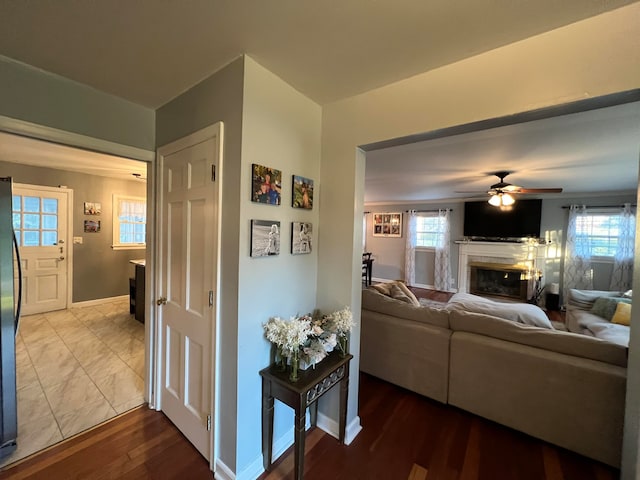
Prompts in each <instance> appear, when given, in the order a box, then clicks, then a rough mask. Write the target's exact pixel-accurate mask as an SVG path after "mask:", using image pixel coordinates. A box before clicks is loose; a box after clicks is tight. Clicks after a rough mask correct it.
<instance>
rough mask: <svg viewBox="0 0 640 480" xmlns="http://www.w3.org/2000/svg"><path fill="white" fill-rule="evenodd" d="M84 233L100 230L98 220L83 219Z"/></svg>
mask: <svg viewBox="0 0 640 480" xmlns="http://www.w3.org/2000/svg"><path fill="white" fill-rule="evenodd" d="M84 231H85V233H98V232H100V220H85V221H84Z"/></svg>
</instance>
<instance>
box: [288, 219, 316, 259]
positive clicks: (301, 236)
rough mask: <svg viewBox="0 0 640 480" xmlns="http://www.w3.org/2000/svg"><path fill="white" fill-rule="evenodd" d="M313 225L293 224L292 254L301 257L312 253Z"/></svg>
mask: <svg viewBox="0 0 640 480" xmlns="http://www.w3.org/2000/svg"><path fill="white" fill-rule="evenodd" d="M312 231H313V225H311V223H309V222H291V253H292V254H293V255H301V254H304V253H311V233H312Z"/></svg>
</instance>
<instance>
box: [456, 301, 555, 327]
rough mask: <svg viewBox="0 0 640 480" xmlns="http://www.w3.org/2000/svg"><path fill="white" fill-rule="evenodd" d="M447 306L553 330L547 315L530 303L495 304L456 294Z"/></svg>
mask: <svg viewBox="0 0 640 480" xmlns="http://www.w3.org/2000/svg"><path fill="white" fill-rule="evenodd" d="M447 305H448V308H449V309H456V310H465V311H467V312H474V313H484V314H486V315H493V316H495V317H500V318H504V319H505V320H511V321H513V322H518V323H524V324H527V325H535V326H537V327H542V328H551V329H553V325H552V324H551V321H550V320H549V318H548V317H547V314H546V313H544V311H543V310H542V309H541V308H540V307H538V306H537V305H532V304H530V303H505V302H495V301H493V300H490V299H488V298H484V297H479V296H478V295H473V294H470V293H456V294H455V295H453V296H452V297H451V299H450V300H449V303H448V304H447Z"/></svg>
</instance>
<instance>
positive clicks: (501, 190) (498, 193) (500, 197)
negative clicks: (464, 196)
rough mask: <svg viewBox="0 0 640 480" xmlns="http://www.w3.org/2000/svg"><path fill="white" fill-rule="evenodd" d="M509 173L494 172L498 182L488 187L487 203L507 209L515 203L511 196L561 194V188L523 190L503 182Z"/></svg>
mask: <svg viewBox="0 0 640 480" xmlns="http://www.w3.org/2000/svg"><path fill="white" fill-rule="evenodd" d="M510 173H511V172H507V171H501V172H495V173H493V175H495V176H496V177H498V178H499V179H500V181H499V182H498V183H494V184H493V185H491V187H489V190H488V191H487V193H488V194H489V195H490V196H491V198H489V203H490V204H491V205H494V206H496V207H508V206H509V205H513V204H514V203H515V199H514V198H513V196H512V194H518V195H522V194H536V193H561V192H562V188H524V187H520V186H518V185H513V184H511V183H508V182H505V181H504V179H505V177H506V176H507V175H509V174H510ZM459 193H478V192H459Z"/></svg>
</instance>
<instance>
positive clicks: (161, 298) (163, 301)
mask: <svg viewBox="0 0 640 480" xmlns="http://www.w3.org/2000/svg"><path fill="white" fill-rule="evenodd" d="M156 303H157V304H158V305H166V304H167V299H166V298H165V297H160V298H159V299H158V300H156Z"/></svg>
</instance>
